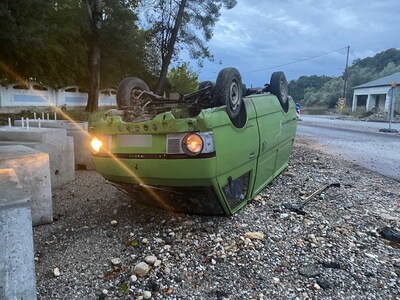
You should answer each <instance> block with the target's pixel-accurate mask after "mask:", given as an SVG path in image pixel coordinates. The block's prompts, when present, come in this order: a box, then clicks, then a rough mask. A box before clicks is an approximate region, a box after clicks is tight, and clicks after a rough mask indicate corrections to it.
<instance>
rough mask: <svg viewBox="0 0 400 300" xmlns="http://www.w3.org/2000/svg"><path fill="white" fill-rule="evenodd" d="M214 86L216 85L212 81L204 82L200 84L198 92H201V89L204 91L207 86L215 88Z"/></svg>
mask: <svg viewBox="0 0 400 300" xmlns="http://www.w3.org/2000/svg"><path fill="white" fill-rule="evenodd" d="M213 85H214V83H213V82H212V81H202V82H200V84H199V88H198V90H201V89H204V88H205V87H207V86H213Z"/></svg>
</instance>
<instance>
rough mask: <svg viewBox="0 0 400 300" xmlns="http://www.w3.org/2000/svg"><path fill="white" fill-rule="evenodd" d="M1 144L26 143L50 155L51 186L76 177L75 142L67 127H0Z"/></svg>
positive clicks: (56, 185)
mask: <svg viewBox="0 0 400 300" xmlns="http://www.w3.org/2000/svg"><path fill="white" fill-rule="evenodd" d="M0 145H24V146H27V147H30V148H33V149H36V150H38V151H41V152H45V153H47V154H48V155H49V161H50V174H51V187H52V188H53V189H55V188H58V187H60V186H62V185H64V184H66V183H68V182H70V181H72V180H74V179H75V167H74V142H73V138H72V137H69V136H67V131H66V130H65V129H53V128H29V130H27V129H26V128H22V127H11V128H10V127H8V126H4V127H0Z"/></svg>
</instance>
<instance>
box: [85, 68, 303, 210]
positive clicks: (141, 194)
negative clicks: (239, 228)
mask: <svg viewBox="0 0 400 300" xmlns="http://www.w3.org/2000/svg"><path fill="white" fill-rule="evenodd" d="M117 104H118V109H113V110H109V111H108V112H106V113H104V112H103V113H97V114H94V115H93V116H92V117H91V119H90V122H89V131H90V133H91V135H92V136H93V137H92V141H91V144H92V153H93V162H94V165H95V169H96V171H97V172H99V173H100V174H101V175H102V176H104V177H105V178H106V179H107V180H109V182H111V183H112V184H114V185H115V186H116V187H117V188H119V189H120V190H122V191H124V192H126V193H127V194H128V195H130V196H132V197H134V198H136V199H138V200H140V201H142V202H145V203H147V204H151V205H156V206H159V207H163V208H165V209H169V210H173V211H179V212H188V213H199V214H226V215H231V214H233V213H235V212H237V211H238V210H239V209H241V208H242V207H243V206H244V205H246V203H247V202H248V201H249V200H251V199H252V198H253V197H255V196H256V195H257V194H258V193H260V192H261V190H263V189H264V188H265V187H266V186H267V184H268V183H269V182H270V181H271V180H273V179H274V178H275V177H276V176H278V175H279V174H280V173H281V172H282V171H283V170H284V169H285V168H286V167H287V165H288V160H289V157H290V155H291V153H292V147H293V141H294V137H295V133H296V126H297V122H296V113H295V105H294V102H293V100H291V98H290V99H289V97H288V94H287V81H286V78H285V75H284V73H283V72H275V73H273V74H272V76H271V80H270V83H269V84H266V85H265V86H263V87H261V88H252V89H248V88H246V86H245V85H244V84H242V80H241V76H240V73H239V71H238V70H237V69H235V68H225V69H222V70H221V71H220V73H219V74H218V77H217V80H216V82H215V84H214V83H213V82H209V81H207V82H202V83H201V84H200V86H199V89H198V91H195V92H193V93H191V94H188V95H182V96H181V97H180V98H179V99H178V100H171V99H168V98H164V97H160V96H158V95H155V94H153V93H151V92H150V90H149V88H148V86H147V85H146V83H145V82H143V81H142V80H141V79H139V78H136V77H129V78H126V79H124V80H123V81H122V82H121V83H120V85H119V87H118V90H117Z"/></svg>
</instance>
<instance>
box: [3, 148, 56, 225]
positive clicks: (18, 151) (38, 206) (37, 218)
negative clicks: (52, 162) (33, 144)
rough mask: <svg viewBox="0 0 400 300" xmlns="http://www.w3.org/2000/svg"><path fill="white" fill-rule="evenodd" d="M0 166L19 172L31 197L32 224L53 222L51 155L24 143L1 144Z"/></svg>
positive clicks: (20, 178) (23, 185)
mask: <svg viewBox="0 0 400 300" xmlns="http://www.w3.org/2000/svg"><path fill="white" fill-rule="evenodd" d="M0 168H1V169H13V170H14V171H15V174H17V177H18V179H19V183H20V185H21V188H22V191H23V192H24V193H25V195H27V196H28V197H29V198H30V199H31V213H32V224H33V225H34V226H36V225H41V224H46V223H51V222H52V221H53V204H52V194H51V183H50V166H49V156H48V155H47V154H46V153H43V152H39V151H37V150H35V149H32V148H28V147H25V146H22V145H12V146H0ZM1 194H3V192H2V193H1Z"/></svg>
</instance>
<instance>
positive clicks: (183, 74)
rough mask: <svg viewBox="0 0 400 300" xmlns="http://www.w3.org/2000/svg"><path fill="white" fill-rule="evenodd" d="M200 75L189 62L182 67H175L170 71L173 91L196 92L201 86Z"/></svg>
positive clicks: (182, 92)
mask: <svg viewBox="0 0 400 300" xmlns="http://www.w3.org/2000/svg"><path fill="white" fill-rule="evenodd" d="M198 78H199V75H198V74H197V73H195V72H193V71H192V70H191V69H190V67H189V64H188V63H183V64H182V65H181V66H180V67H174V68H172V69H171V70H170V71H169V72H168V80H169V83H170V85H171V91H172V92H177V93H180V94H188V93H191V92H194V91H195V90H196V89H197V87H198V86H199V80H198Z"/></svg>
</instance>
